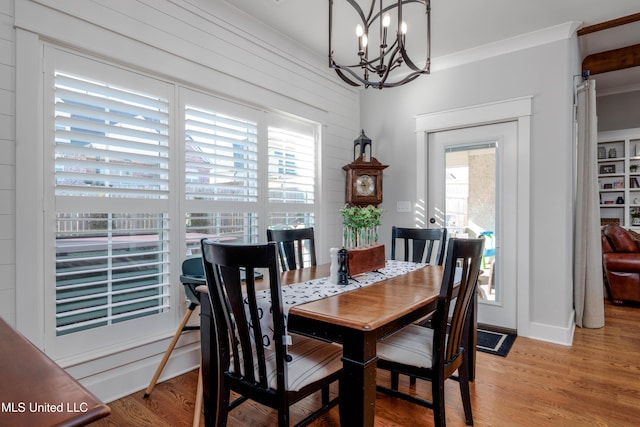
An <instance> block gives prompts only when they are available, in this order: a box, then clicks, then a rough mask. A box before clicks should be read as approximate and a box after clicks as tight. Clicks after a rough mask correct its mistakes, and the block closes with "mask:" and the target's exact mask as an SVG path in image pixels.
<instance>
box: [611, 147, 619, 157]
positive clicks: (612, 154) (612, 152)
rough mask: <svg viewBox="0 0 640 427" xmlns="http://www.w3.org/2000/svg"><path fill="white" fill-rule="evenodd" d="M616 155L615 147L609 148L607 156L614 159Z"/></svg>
mask: <svg viewBox="0 0 640 427" xmlns="http://www.w3.org/2000/svg"><path fill="white" fill-rule="evenodd" d="M616 157H618V152H617V151H616V149H615V148H609V158H610V159H615V158H616Z"/></svg>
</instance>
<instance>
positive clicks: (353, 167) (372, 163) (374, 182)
mask: <svg viewBox="0 0 640 427" xmlns="http://www.w3.org/2000/svg"><path fill="white" fill-rule="evenodd" d="M358 147H359V149H360V156H359V157H358V158H357V159H355V160H354V161H353V162H351V163H349V164H348V165H346V166H344V167H343V168H342V169H344V170H345V171H346V172H347V179H346V189H345V190H346V191H345V199H346V202H347V204H349V205H354V206H367V205H374V206H377V205H379V204H380V203H382V171H383V170H384V169H386V168H387V167H388V165H383V164H382V163H380V162H379V161H378V160H377V159H376V158H375V157H373V156H372V155H371V153H372V152H371V150H372V147H371V139H369V138H367V136H366V135H365V134H364V130H363V131H362V134H361V135H360V136H359V137H358V138H356V140H355V141H354V144H353V152H354V156H355V155H356V149H357V148H358ZM367 147H368V148H369V152H368V153H367V151H366V149H367Z"/></svg>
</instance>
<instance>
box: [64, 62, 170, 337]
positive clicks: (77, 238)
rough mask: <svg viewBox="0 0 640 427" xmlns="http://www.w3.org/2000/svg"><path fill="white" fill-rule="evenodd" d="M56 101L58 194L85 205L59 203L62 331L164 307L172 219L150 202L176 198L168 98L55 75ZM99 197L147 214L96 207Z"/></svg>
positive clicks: (113, 321)
mask: <svg viewBox="0 0 640 427" xmlns="http://www.w3.org/2000/svg"><path fill="white" fill-rule="evenodd" d="M54 107H55V133H54V135H55V150H54V152H55V159H54V165H55V195H56V196H57V197H61V198H64V197H67V198H68V197H71V198H77V200H79V201H86V204H84V205H82V204H74V205H76V206H84V207H85V208H84V209H83V211H79V212H68V211H66V210H65V209H64V207H65V203H64V201H63V199H61V200H60V202H59V203H56V269H55V271H56V294H55V295H56V298H55V307H56V315H55V316H56V335H58V336H61V335H66V334H71V333H75V332H80V331H85V330H88V329H93V328H96V327H103V326H109V325H112V324H116V323H119V322H124V321H127V320H131V319H137V318H140V317H145V316H150V315H153V314H160V313H163V312H165V311H166V310H168V309H169V308H170V307H169V301H170V292H169V289H170V281H169V277H168V271H169V268H168V260H169V249H168V248H169V241H168V236H169V221H168V215H167V213H165V212H153V211H152V212H146V213H145V209H148V202H145V200H149V199H157V200H161V199H164V200H166V199H168V197H169V175H170V174H169V164H170V162H169V153H170V151H169V136H168V131H169V114H168V112H169V101H168V100H167V99H165V98H163V97H159V96H155V95H151V94H143V93H139V91H136V90H132V89H127V88H123V87H116V86H113V85H110V84H109V83H106V82H101V81H91V80H89V79H86V78H82V77H78V76H70V75H66V74H63V73H56V75H55V105H54ZM95 198H100V199H103V198H126V199H128V200H130V202H128V205H130V206H131V207H132V208H136V210H137V211H138V212H140V211H142V213H127V212H95V211H93V206H95V205H96V203H92V199H95ZM101 206H102V204H101ZM104 206H106V205H104ZM145 206H147V207H146V208H145ZM141 208H142V209H141Z"/></svg>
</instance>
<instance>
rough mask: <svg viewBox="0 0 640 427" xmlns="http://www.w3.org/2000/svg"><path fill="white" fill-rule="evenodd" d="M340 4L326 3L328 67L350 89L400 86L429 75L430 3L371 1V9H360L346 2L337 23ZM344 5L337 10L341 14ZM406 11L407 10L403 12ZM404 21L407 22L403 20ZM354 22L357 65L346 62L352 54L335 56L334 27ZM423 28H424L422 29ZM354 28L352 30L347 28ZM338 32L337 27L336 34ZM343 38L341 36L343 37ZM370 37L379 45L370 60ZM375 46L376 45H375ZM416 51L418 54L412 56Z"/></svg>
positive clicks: (420, 0)
mask: <svg viewBox="0 0 640 427" xmlns="http://www.w3.org/2000/svg"><path fill="white" fill-rule="evenodd" d="M339 2H340V3H342V1H339V0H329V67H330V68H333V69H334V70H335V71H336V73H337V74H338V76H339V77H340V78H341V79H342V80H343V81H344V82H345V83H347V84H349V85H351V86H364V87H365V88H368V87H375V88H377V89H382V88H387V87H395V86H400V85H403V84H405V83H409V82H410V81H413V80H414V79H416V78H417V77H418V76H419V75H421V74H429V72H430V68H431V30H430V26H431V1H430V0H371V1H370V6H368V7H361V6H360V3H365V2H364V0H363V1H361V2H355V1H351V0H347V1H346V2H345V3H348V5H347V6H350V7H352V8H353V9H354V10H351V9H349V8H348V7H347V10H349V11H348V12H346V14H347V16H346V17H345V18H344V19H343V20H340V21H336V20H334V19H333V12H334V9H333V7H334V3H339ZM344 7H345V6H343V5H341V6H339V7H338V6H337V10H340V11H341V13H344V10H345V9H344ZM403 9H406V10H403ZM403 16H405V17H407V22H408V24H407V22H405V21H404V20H403ZM349 19H353V20H355V22H353V23H355V24H356V36H357V38H358V55H357V56H358V59H359V60H358V61H354V59H353V58H352V59H349V57H350V56H351V57H352V56H353V51H351V52H342V53H341V52H334V43H333V37H334V23H335V22H342V21H344V22H348V20H349ZM392 21H393V22H397V24H396V25H397V27H396V28H394V29H393V30H392V33H391V34H394V35H395V37H393V36H392V37H391V40H389V39H388V37H389V27H390V26H391V23H392ZM422 24H424V25H422ZM407 25H411V26H412V27H411V28H412V30H411V37H412V41H411V42H410V46H411V49H412V51H411V52H409V51H408V50H407V46H406V41H407V39H406V38H407ZM348 28H353V27H347V29H348ZM337 33H339V29H338V28H337V27H336V34H337ZM342 37H344V35H342ZM369 37H373V40H377V41H379V45H378V46H379V52H375V53H372V55H371V56H373V58H370V57H369V51H368V48H367V46H368V42H369ZM374 45H375V44H374ZM414 50H417V51H418V52H415V51H414ZM420 51H423V52H424V53H425V55H424V62H422V59H420V61H416V60H414V59H412V57H415V55H418V54H420Z"/></svg>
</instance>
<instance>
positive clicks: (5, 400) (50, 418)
mask: <svg viewBox="0 0 640 427" xmlns="http://www.w3.org/2000/svg"><path fill="white" fill-rule="evenodd" d="M0 360H2V363H0V402H1V405H0V406H1V408H0V426H3V427H11V426H16V427H21V426H65V427H72V426H84V425H87V424H91V423H92V422H94V421H96V420H99V419H100V418H104V417H106V416H108V415H109V414H110V413H111V409H110V408H109V407H108V406H107V405H105V404H104V403H103V402H102V401H101V400H100V399H98V398H97V397H96V396H95V395H93V393H91V392H90V391H89V390H87V389H86V388H85V387H84V386H83V385H82V384H80V383H79V382H78V381H77V380H76V379H75V378H73V377H72V376H71V375H70V374H69V373H67V371H65V370H64V369H63V368H62V367H60V366H59V365H58V364H57V363H56V362H54V361H53V360H51V359H50V358H49V357H48V356H47V355H46V354H44V353H43V352H42V351H41V350H40V349H38V348H37V347H36V346H35V345H33V344H32V343H31V342H30V341H29V340H27V339H26V338H25V337H24V336H23V335H22V334H21V333H20V332H18V331H17V330H15V329H14V328H12V327H11V326H10V325H9V324H8V323H7V322H5V321H4V320H3V319H1V318H0Z"/></svg>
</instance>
